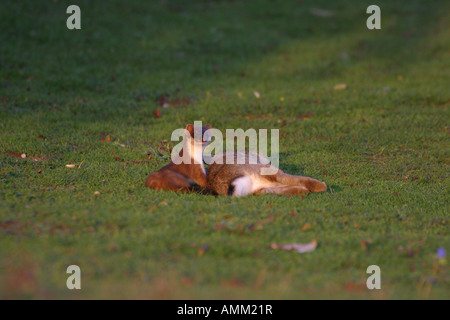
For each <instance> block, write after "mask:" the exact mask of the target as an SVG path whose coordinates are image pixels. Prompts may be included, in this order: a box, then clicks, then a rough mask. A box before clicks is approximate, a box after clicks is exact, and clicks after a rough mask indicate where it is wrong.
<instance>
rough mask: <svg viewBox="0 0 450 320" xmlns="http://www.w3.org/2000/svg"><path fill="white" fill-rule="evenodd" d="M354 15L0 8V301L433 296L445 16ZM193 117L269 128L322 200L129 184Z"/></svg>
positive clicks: (439, 280) (217, 6) (202, 7)
mask: <svg viewBox="0 0 450 320" xmlns="http://www.w3.org/2000/svg"><path fill="white" fill-rule="evenodd" d="M74 3H76V4H78V5H79V6H80V8H81V13H82V29H81V30H78V31H77V30H72V31H69V30H68V29H67V28H66V19H67V17H68V15H67V14H66V8H67V6H68V5H69V4H74ZM370 4H373V3H372V1H356V2H355V1H350V0H348V1H331V0H330V1H312V0H303V1H294V0H286V1H281V0H279V1H251V2H250V1H245V2H244V1H219V0H217V1H212V0H210V1H206V0H204V1H189V2H188V1H173V0H165V1H162V0H161V1H127V2H125V1H118V0H117V1H76V2H73V1H72V2H69V1H56V0H55V1H13V0H2V1H1V2H0V31H1V32H0V99H1V101H0V119H1V121H0V298H2V299H5V298H6V299H9V298H77V299H78V298H144V299H145V298H151V299H155V298H159V299H167V298H189V299H197V298H201V299H210V298H265V299H303V298H306V299H308V298H370V299H397V298H408V299H409V298H412V299H416V298H440V299H448V298H450V284H449V283H450V274H449V269H448V265H446V264H445V261H444V260H443V259H441V260H438V259H437V258H436V251H437V249H438V248H439V247H443V248H446V249H447V250H448V249H449V247H450V246H449V244H450V236H449V213H448V212H449V205H448V198H449V175H448V172H449V169H448V165H449V162H450V161H449V101H450V91H449V88H450V25H449V21H450V5H449V3H448V1H443V0H442V1H437V0H436V1H419V0H411V1H395V2H394V1H388V0H384V1H382V0H379V1H377V3H376V4H378V5H379V6H380V7H381V12H382V13H381V18H382V29H381V30H374V31H369V30H368V29H367V28H366V19H367V17H368V15H367V14H366V13H365V12H366V8H367V7H368V6H369V5H370ZM311 9H322V10H327V13H330V12H331V13H333V14H334V15H332V16H326V17H324V16H322V15H323V12H322V11H317V10H311ZM328 11H329V12H328ZM318 13H319V15H318ZM326 15H327V14H326ZM338 84H345V89H343V90H336V89H335V86H336V85H338ZM255 91H256V92H258V93H259V94H260V97H259V99H258V98H256V97H255V94H254V92H255ZM163 104H166V106H167V105H168V107H167V108H164V107H163V106H162V105H163ZM156 109H159V110H160V112H161V116H160V117H155V116H154V112H155V111H156ZM194 120H202V121H204V123H210V124H211V125H212V126H213V127H215V128H218V129H221V130H225V129H226V128H235V129H237V128H243V129H244V130H246V129H248V128H255V129H260V128H267V129H272V128H274V129H280V154H281V155H280V163H281V168H282V169H283V170H285V171H286V172H288V173H291V174H304V175H308V176H312V177H315V178H317V179H320V180H322V181H325V182H326V183H327V184H328V186H329V187H330V188H329V191H327V192H326V193H321V194H311V195H308V196H305V197H304V198H301V197H285V196H252V197H245V198H235V199H232V198H229V197H214V196H204V195H196V194H190V195H182V194H176V193H171V192H157V191H153V190H148V189H146V188H144V181H145V178H146V176H147V175H148V174H149V173H150V172H152V171H154V170H156V169H158V168H160V167H162V166H163V165H164V164H166V163H167V162H168V161H169V154H168V153H167V150H168V148H169V147H171V146H173V145H175V144H176V142H171V141H170V136H171V133H172V131H173V130H174V129H177V128H180V127H183V126H184V125H186V124H187V123H192V122H193V121H194ZM22 154H25V155H26V157H25V158H22ZM25 155H24V156H25ZM68 164H74V165H76V166H75V167H74V168H68V167H66V165H68ZM96 191H98V192H99V194H98V192H97V194H94V193H95V192H96ZM313 239H316V240H317V242H318V247H317V249H316V250H315V251H314V252H311V253H305V254H298V253H295V252H286V251H279V250H271V249H270V244H271V243H290V242H299V243H307V242H310V241H312V240H313ZM71 264H76V265H78V266H80V268H81V271H82V290H80V291H70V290H68V289H67V288H66V279H67V277H68V275H67V274H66V268H67V266H69V265H71ZM369 265H378V266H380V268H381V272H382V289H381V290H374V291H370V290H368V289H367V288H366V285H365V283H366V279H367V277H368V275H367V274H366V268H367V267H368V266H369Z"/></svg>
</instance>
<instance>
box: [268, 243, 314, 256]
mask: <svg viewBox="0 0 450 320" xmlns="http://www.w3.org/2000/svg"><path fill="white" fill-rule="evenodd" d="M270 248H271V249H274V250H277V249H278V250H285V251H292V250H295V251H297V252H298V253H306V252H312V251H314V250H316V248H317V241H316V240H313V241H311V242H310V243H307V244H301V243H288V244H276V243H272V244H271V245H270Z"/></svg>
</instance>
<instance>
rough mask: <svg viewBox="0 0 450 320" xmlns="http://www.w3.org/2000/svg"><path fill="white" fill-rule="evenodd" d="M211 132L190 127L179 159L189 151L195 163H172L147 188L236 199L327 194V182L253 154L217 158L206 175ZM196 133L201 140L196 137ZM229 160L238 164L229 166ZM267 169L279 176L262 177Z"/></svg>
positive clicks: (152, 177) (153, 175)
mask: <svg viewBox="0 0 450 320" xmlns="http://www.w3.org/2000/svg"><path fill="white" fill-rule="evenodd" d="M210 128H211V126H209V125H206V126H204V127H194V126H193V125H191V124H189V125H187V126H186V129H185V137H184V138H185V139H184V141H183V149H182V150H181V151H180V154H179V155H180V157H182V156H183V150H186V151H184V152H187V153H188V154H187V155H186V154H185V156H187V158H188V159H190V160H191V161H188V163H180V164H175V163H174V161H173V160H172V161H171V162H170V163H169V164H168V165H167V166H165V167H163V168H161V169H159V170H158V171H155V172H153V173H151V174H150V175H149V176H148V178H147V181H146V183H145V186H146V187H149V188H152V189H155V190H171V191H178V192H199V191H200V190H202V189H203V191H204V192H203V193H205V192H206V193H213V194H219V195H230V196H233V197H242V196H247V195H250V194H285V195H296V194H308V193H309V192H322V191H326V190H327V185H326V184H325V183H324V182H321V181H319V180H316V179H313V178H310V177H303V176H296V175H290V174H287V173H285V172H283V171H282V170H281V169H276V168H273V167H271V165H270V164H267V163H269V162H268V160H267V159H266V158H265V157H263V156H262V155H260V154H257V153H251V152H240V151H228V152H225V153H222V154H219V155H216V156H214V157H213V161H212V163H211V164H210V166H209V168H208V170H207V171H206V170H205V168H204V165H203V151H204V149H205V147H206V146H207V144H208V143H209V141H210V138H207V137H208V135H207V134H205V133H206V132H207V131H208V130H209V129H210ZM196 130H197V133H199V134H201V136H200V135H195V134H194V133H195V131H196ZM197 136H198V137H201V138H198V137H197ZM196 137H197V140H196V139H195V138H196ZM230 152H231V154H230ZM238 157H242V158H243V159H245V162H244V164H239V163H241V162H239V163H238V161H237V159H238ZM227 158H228V159H234V161H232V163H230V162H229V161H228V162H227V161H226V160H227ZM264 168H265V169H275V170H269V172H270V171H271V172H275V173H273V174H261V172H262V171H261V170H262V169H264ZM199 187H200V188H199ZM205 188H206V189H205Z"/></svg>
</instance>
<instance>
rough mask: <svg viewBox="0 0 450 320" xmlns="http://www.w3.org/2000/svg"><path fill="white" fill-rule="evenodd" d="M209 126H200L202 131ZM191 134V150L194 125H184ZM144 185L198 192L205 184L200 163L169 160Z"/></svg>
mask: <svg viewBox="0 0 450 320" xmlns="http://www.w3.org/2000/svg"><path fill="white" fill-rule="evenodd" d="M209 128H211V126H210V125H206V126H204V127H203V128H202V133H204V132H205V131H206V130H208V129H209ZM186 130H188V131H189V132H190V134H191V137H192V139H191V149H192V150H193V143H194V139H193V138H194V127H193V125H188V126H186ZM180 156H183V150H181V151H180ZM145 186H146V187H148V188H152V189H155V190H166V191H178V192H184V193H187V192H199V191H201V189H202V188H198V186H200V187H203V188H204V187H205V186H206V175H205V172H204V171H203V169H202V165H201V164H195V163H194V162H193V161H191V164H184V163H181V164H175V163H173V161H170V163H169V164H168V165H166V166H165V167H163V168H161V169H159V170H158V171H155V172H153V173H151V174H150V175H149V176H148V177H147V180H146V181H145Z"/></svg>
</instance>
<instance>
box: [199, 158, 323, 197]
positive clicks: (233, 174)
mask: <svg viewBox="0 0 450 320" xmlns="http://www.w3.org/2000/svg"><path fill="white" fill-rule="evenodd" d="M222 158H223V163H224V164H217V163H212V164H211V165H210V166H209V169H208V180H207V183H206V187H207V188H208V189H210V190H212V191H214V192H216V193H218V194H222V195H226V194H229V193H230V185H231V184H232V182H233V181H234V180H235V179H237V178H240V177H242V176H249V177H251V178H252V181H257V183H256V184H255V183H254V184H253V185H255V188H256V190H253V191H252V193H253V194H268V193H273V194H301V193H309V192H310V191H311V192H321V191H325V190H327V185H326V184H325V183H323V182H321V181H318V180H316V179H313V178H309V177H303V176H295V175H290V174H287V173H284V172H283V171H282V170H281V169H278V171H277V173H276V174H273V175H261V173H260V172H261V171H260V170H261V168H262V167H269V166H270V165H265V164H262V163H261V158H260V156H259V155H257V163H256V164H248V163H249V153H248V152H246V153H245V159H246V161H245V162H246V164H237V161H236V159H237V153H236V152H234V159H235V162H234V164H225V161H226V154H223V155H222Z"/></svg>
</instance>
